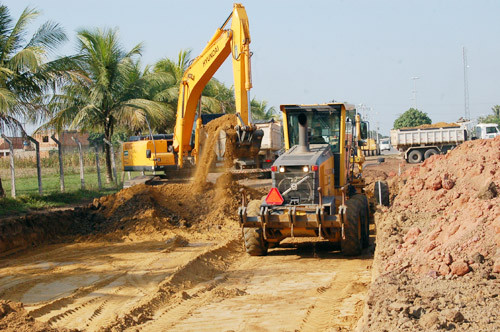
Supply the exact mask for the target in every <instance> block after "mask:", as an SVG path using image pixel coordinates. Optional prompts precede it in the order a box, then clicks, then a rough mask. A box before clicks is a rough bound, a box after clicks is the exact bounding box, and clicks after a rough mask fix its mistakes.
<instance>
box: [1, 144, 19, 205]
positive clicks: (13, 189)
mask: <svg viewBox="0 0 500 332" xmlns="http://www.w3.org/2000/svg"><path fill="white" fill-rule="evenodd" d="M2 138H3V139H4V140H5V142H7V144H9V151H10V152H9V154H10V183H11V188H10V195H11V196H12V198H16V168H15V167H14V145H13V144H12V141H11V140H10V139H8V138H7V136H5V135H4V134H2Z"/></svg>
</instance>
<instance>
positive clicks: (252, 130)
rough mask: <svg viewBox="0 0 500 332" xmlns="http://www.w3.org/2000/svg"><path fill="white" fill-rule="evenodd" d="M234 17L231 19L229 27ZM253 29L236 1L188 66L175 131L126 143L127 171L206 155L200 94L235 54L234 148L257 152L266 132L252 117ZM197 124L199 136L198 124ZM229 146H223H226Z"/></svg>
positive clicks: (172, 165) (170, 166)
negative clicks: (251, 34)
mask: <svg viewBox="0 0 500 332" xmlns="http://www.w3.org/2000/svg"><path fill="white" fill-rule="evenodd" d="M229 21H231V25H230V27H229V28H226V26H227V25H228V23H229ZM249 45H250V31H249V25H248V17H247V14H246V11H245V8H244V7H243V6H242V5H241V4H234V6H233V11H232V12H231V14H230V15H229V17H228V18H227V19H226V21H225V22H224V24H222V26H221V27H220V28H219V29H217V31H216V32H215V34H214V36H213V37H212V38H211V39H210V41H209V42H208V44H207V46H206V47H205V49H204V50H203V51H202V52H201V54H200V55H199V56H198V57H196V58H195V59H194V60H193V62H192V63H191V65H190V66H189V67H188V69H187V70H186V71H185V72H184V75H183V77H182V81H181V84H180V87H179V99H178V105H177V116H176V123H175V129H174V133H173V135H171V136H168V137H163V138H161V139H159V140H155V139H154V136H153V135H148V136H143V137H138V138H137V137H136V139H134V140H133V141H129V142H125V143H124V144H123V153H122V160H123V169H124V171H157V170H163V171H173V170H180V169H182V168H183V167H186V166H187V167H191V166H194V165H195V164H196V163H197V161H198V158H199V156H200V145H201V144H200V140H201V139H202V137H201V136H202V135H201V133H200V131H201V128H202V116H201V107H200V98H201V94H202V91H203V89H204V88H205V86H206V84H207V83H208V82H209V81H210V79H211V78H212V77H213V75H214V74H215V72H216V71H217V70H218V69H219V67H220V66H221V65H222V63H223V62H224V61H225V60H226V58H228V57H229V56H230V55H231V58H232V62H233V74H234V90H235V102H236V115H237V116H238V126H236V127H235V128H234V129H235V131H236V135H237V140H236V147H235V148H234V155H235V156H236V158H254V155H256V154H258V152H259V148H260V144H261V141H262V136H263V132H262V130H259V129H257V128H256V127H255V126H254V125H253V124H252V121H251V116H250V107H249V105H250V103H249V92H250V89H251V88H252V82H251V74H250V73H251V66H250V56H251V53H250V48H249ZM195 118H196V129H195V134H194V137H193V134H192V131H193V124H194V122H195ZM222 150H223V149H222Z"/></svg>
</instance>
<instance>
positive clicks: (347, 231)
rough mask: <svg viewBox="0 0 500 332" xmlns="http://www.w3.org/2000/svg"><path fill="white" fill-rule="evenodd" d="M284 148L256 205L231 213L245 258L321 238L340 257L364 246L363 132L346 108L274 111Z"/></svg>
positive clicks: (306, 107) (289, 107) (366, 241)
mask: <svg viewBox="0 0 500 332" xmlns="http://www.w3.org/2000/svg"><path fill="white" fill-rule="evenodd" d="M280 108H281V111H282V112H283V132H284V142H285V149H286V152H284V153H283V154H282V155H281V156H280V157H279V158H278V159H277V160H276V161H275V162H274V164H273V166H272V168H271V169H272V188H271V190H270V192H269V194H268V195H267V197H266V198H265V199H263V200H253V201H250V202H247V201H246V195H243V199H242V201H243V202H242V206H241V207H240V208H239V209H238V215H239V221H240V225H241V227H242V232H243V237H244V241H245V247H246V251H247V253H249V254H250V255H253V256H261V255H266V254H267V252H268V248H269V246H270V245H271V246H276V245H277V244H279V242H280V241H282V240H283V239H284V238H287V237H321V238H323V239H325V240H328V241H331V242H335V243H339V244H340V248H341V250H342V252H343V253H344V254H346V255H359V254H360V253H361V250H362V248H364V247H367V246H368V244H369V217H370V216H369V213H370V211H369V206H368V200H367V197H366V195H365V193H364V186H365V182H364V179H363V178H362V172H361V171H362V166H363V163H364V161H365V158H364V156H363V153H362V151H361V149H360V146H361V144H362V143H361V141H362V140H363V139H366V136H367V128H366V125H365V124H363V123H362V122H361V120H360V116H359V115H357V114H356V110H355V109H354V107H353V106H352V105H349V104H344V103H334V104H321V105H282V106H280Z"/></svg>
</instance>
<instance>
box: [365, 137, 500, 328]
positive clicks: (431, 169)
mask: <svg viewBox="0 0 500 332" xmlns="http://www.w3.org/2000/svg"><path fill="white" fill-rule="evenodd" d="M389 184H390V187H391V190H394V189H398V188H399V194H398V195H397V196H396V197H394V199H393V201H392V202H393V204H392V207H390V208H389V209H387V208H383V209H381V210H379V212H378V213H377V215H376V220H377V225H376V227H377V248H376V251H375V260H374V265H373V276H372V280H373V282H372V285H371V287H370V290H369V293H368V298H367V302H366V304H365V310H364V316H363V319H362V320H361V321H360V322H359V324H358V330H360V331H434V330H457V331H498V330H500V320H499V313H500V312H499V310H498V308H500V299H499V294H500V274H499V273H500V249H499V247H500V137H497V138H496V139H492V140H477V141H471V142H466V143H464V144H462V145H461V146H459V147H458V148H456V149H455V150H453V151H451V152H449V153H448V154H447V155H436V156H433V157H431V158H430V159H428V160H426V161H425V162H424V163H423V164H422V165H420V166H418V167H414V168H411V169H409V170H407V171H406V172H405V173H403V174H402V176H401V177H399V178H398V177H395V178H393V179H390V180H389Z"/></svg>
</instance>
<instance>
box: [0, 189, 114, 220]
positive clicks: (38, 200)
mask: <svg viewBox="0 0 500 332" xmlns="http://www.w3.org/2000/svg"><path fill="white" fill-rule="evenodd" d="M113 192H116V189H105V190H101V191H94V190H77V191H73V192H68V193H50V194H46V195H42V196H40V195H38V194H28V195H21V196H18V197H16V198H11V197H6V198H2V199H0V216H7V215H16V214H19V213H24V212H27V211H32V210H42V209H47V208H54V207H63V206H67V205H71V204H79V203H86V202H89V201H90V200H92V199H94V198H96V197H101V196H103V195H109V194H111V193H113Z"/></svg>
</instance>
